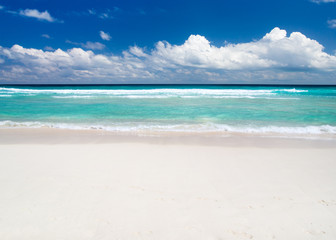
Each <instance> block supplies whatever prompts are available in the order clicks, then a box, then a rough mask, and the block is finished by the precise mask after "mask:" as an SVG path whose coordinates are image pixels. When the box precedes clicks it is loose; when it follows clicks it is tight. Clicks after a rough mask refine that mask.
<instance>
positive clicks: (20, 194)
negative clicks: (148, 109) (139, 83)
mask: <svg viewBox="0 0 336 240" xmlns="http://www.w3.org/2000/svg"><path fill="white" fill-rule="evenodd" d="M335 156H336V148H332V147H328V148H320V147H316V148H314V147H309V148H307V147H304V146H302V147H299V148H293V147H291V146H289V145H288V146H281V147H276V148H268V147H230V146H218V145H216V146H211V145H210V146H204V145H203V146H202V145H199V144H189V145H181V144H173V143H170V144H165V145H164V144H149V143H141V142H137V143H136V142H135V143H126V142H123V143H115V142H111V143H107V144H91V143H86V144H84V143H83V144H54V145H52V144H38V143H34V144H27V143H23V144H22V143H21V144H3V143H2V144H1V145H0V158H1V160H0V239H1V240H7V239H10V240H13V239H20V240H25V239H29V240H54V239H55V240H61V239H68V240H77V239H78V240H86V239H90V240H91V239H92V240H93V239H94V240H95V239H106V240H111V239H112V240H113V239H125V240H129V239H153V240H166V239H169V240H173V239H174V240H175V239H176V240H177V239H178V240H187V239H191V240H197V239H201V240H209V239H233V240H234V239H260V240H263V239H265V240H266V239H267V240H269V239H284V240H285V239H286V240H289V239H293V240H300V239H305V240H306V239H336V157H335Z"/></svg>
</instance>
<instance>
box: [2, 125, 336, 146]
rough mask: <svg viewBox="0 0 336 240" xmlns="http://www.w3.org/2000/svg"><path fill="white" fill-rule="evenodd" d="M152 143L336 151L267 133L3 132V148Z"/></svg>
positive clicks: (333, 141)
mask: <svg viewBox="0 0 336 240" xmlns="http://www.w3.org/2000/svg"><path fill="white" fill-rule="evenodd" d="M111 143H149V144H161V145H169V144H173V145H179V144H182V145H199V146H202V145H204V146H222V147H238V148H239V147H257V148H263V147H271V148H283V147H285V148H311V147H312V148H336V138H330V137H324V136H316V135H313V136H310V137H307V136H304V137H303V136H282V135H269V134H268V135H265V134H263V135H262V134H230V133H228V134H226V135H223V134H221V135H219V134H217V133H200V134H198V133H183V132H182V133H181V132H169V133H156V134H151V135H148V134H147V135H145V134H138V133H136V134H131V133H116V132H110V131H104V130H94V129H90V130H69V129H55V128H7V129H0V145H7V144H10V145H11V144H111Z"/></svg>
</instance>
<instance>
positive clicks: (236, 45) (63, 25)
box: [0, 0, 336, 84]
mask: <svg viewBox="0 0 336 240" xmlns="http://www.w3.org/2000/svg"><path fill="white" fill-rule="evenodd" d="M335 10H336V0H282V1H270V0H259V1H258V0H256V1H251V0H221V1H219V0H216V1H215V0H207V1H200V0H193V1H191V0H186V1H183V0H179V1H176V0H170V1H152V0H147V1H144V0H137V1H136V0H134V1H131V0H95V1H87V0H67V1H65V0H58V1H50V0H30V1H26V0H0V84H12V83H13V84H14V83H15V84H16V83H22V84H57V83H62V84H66V83H69V84H81V83H85V84H133V83H135V84H146V83H150V84H156V83H158V84H161V83H165V84H167V83H168V84H169V83H171V84H176V83H181V84H193V83H197V84H200V83H201V84H203V83H204V84H336V11H335Z"/></svg>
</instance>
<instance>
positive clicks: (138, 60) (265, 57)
mask: <svg viewBox="0 0 336 240" xmlns="http://www.w3.org/2000/svg"><path fill="white" fill-rule="evenodd" d="M72 44H76V45H79V46H81V47H83V48H87V49H99V48H101V46H100V45H99V44H97V43H91V42H87V43H85V44H84V43H72ZM97 46H100V47H98V48H97ZM0 57H1V58H2V59H4V60H5V63H3V64H4V65H5V67H2V70H1V71H0V81H5V80H8V79H13V80H17V79H26V80H27V81H28V80H29V81H39V82H41V81H45V79H51V80H50V81H52V82H60V81H63V82H64V81H79V82H89V81H93V82H111V81H112V82H124V81H126V82H137V81H138V82H140V83H144V82H147V83H149V82H151V83H155V82H174V81H175V82H176V81H183V82H188V81H191V82H203V83H204V82H209V81H213V82H227V81H229V82H231V83H234V82H240V83H242V82H243V83H256V82H258V83H260V82H261V83H266V82H267V83H271V82H276V83H283V82H286V81H287V83H288V81H290V80H293V79H294V80H296V81H298V79H300V80H302V81H303V83H307V82H305V81H310V82H312V81H317V79H323V78H324V79H329V80H328V81H334V82H333V83H336V82H335V79H336V76H335V75H336V56H335V55H331V54H328V53H326V52H324V51H323V46H322V45H321V44H319V43H318V42H317V41H315V40H312V39H310V38H308V37H306V36H305V35H303V34H302V33H299V32H293V33H291V34H290V35H289V36H287V32H286V31H285V30H281V29H279V28H274V29H273V30H272V31H271V32H269V33H267V34H266V35H265V36H264V37H262V38H261V39H259V40H258V41H252V42H248V43H239V44H226V45H224V46H214V45H213V44H211V42H210V41H209V40H207V39H206V38H205V37H204V36H200V35H191V36H190V37H189V38H188V39H187V40H186V41H185V42H184V43H183V44H181V45H172V44H170V43H168V42H164V41H160V42H158V43H157V44H156V46H155V47H154V48H153V49H151V50H146V49H145V48H140V47H138V46H133V47H130V48H129V49H128V50H125V51H124V52H123V53H122V55H113V54H96V53H94V52H93V51H91V50H83V49H82V48H72V49H69V50H67V51H64V50H61V49H57V50H48V51H43V50H40V49H33V48H24V47H22V46H19V45H14V46H13V47H11V48H3V47H0ZM6 59H8V60H9V61H7V60H6ZM326 76H327V77H326ZM34 79H35V80H34ZM330 79H331V80H330ZM332 79H333V80H332ZM277 81H278V82H277ZM325 81H326V80H325ZM318 83H319V82H318Z"/></svg>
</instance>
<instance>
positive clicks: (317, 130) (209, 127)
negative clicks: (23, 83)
mask: <svg viewBox="0 0 336 240" xmlns="http://www.w3.org/2000/svg"><path fill="white" fill-rule="evenodd" d="M0 128H56V129H73V130H103V131H110V132H124V133H127V132H128V133H134V134H136V133H141V132H142V133H143V132H148V133H150V132H153V133H154V132H181V133H183V132H185V133H223V134H225V133H240V134H283V135H321V134H326V135H335V134H336V126H330V125H319V126H301V127H291V126H272V125H271V126H247V125H245V126H234V125H226V124H214V123H201V124H170V125H167V124H157V123H153V124H143V123H142V124H140V123H111V124H109V125H98V124H72V123H50V122H38V121H31V122H14V121H9V120H6V121H0Z"/></svg>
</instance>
